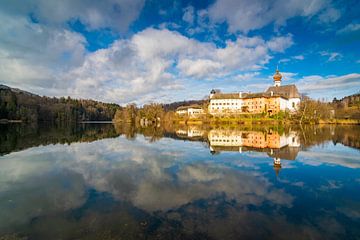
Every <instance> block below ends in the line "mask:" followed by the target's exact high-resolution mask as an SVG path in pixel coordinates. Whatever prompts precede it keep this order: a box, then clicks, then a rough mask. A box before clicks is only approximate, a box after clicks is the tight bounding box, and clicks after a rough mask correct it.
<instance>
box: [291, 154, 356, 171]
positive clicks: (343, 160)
mask: <svg viewBox="0 0 360 240" xmlns="http://www.w3.org/2000/svg"><path fill="white" fill-rule="evenodd" d="M355 151H356V150H355ZM298 160H299V161H300V162H304V163H305V164H307V165H312V166H319V165H321V164H332V165H338V166H343V167H348V168H360V156H359V155H358V153H357V154H344V153H341V152H340V153H335V152H319V151H317V149H315V151H307V152H300V153H299V158H298Z"/></svg>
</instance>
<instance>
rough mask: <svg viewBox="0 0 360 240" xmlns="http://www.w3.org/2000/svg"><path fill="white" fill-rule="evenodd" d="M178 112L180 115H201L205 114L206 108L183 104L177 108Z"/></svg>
mask: <svg viewBox="0 0 360 240" xmlns="http://www.w3.org/2000/svg"><path fill="white" fill-rule="evenodd" d="M176 114H178V115H179V116H189V117H199V116H200V115H202V114H204V110H203V109H202V107H201V106H197V105H193V106H181V107H178V108H177V109H176Z"/></svg>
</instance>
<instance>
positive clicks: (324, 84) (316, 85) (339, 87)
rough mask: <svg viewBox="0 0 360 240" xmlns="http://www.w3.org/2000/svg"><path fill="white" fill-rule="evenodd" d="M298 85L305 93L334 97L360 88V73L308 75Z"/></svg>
mask: <svg viewBox="0 0 360 240" xmlns="http://www.w3.org/2000/svg"><path fill="white" fill-rule="evenodd" d="M296 85H297V86H298V88H299V89H300V91H301V92H303V93H305V92H306V93H309V94H310V95H313V96H325V95H329V94H330V95H331V96H333V97H339V96H340V97H342V96H344V95H345V94H350V93H349V92H348V91H349V90H350V91H352V93H354V91H355V90H356V88H360V74H359V73H351V74H347V75H342V76H329V77H323V76H319V75H312V76H306V77H303V78H301V79H300V80H299V81H298V82H297V83H296Z"/></svg>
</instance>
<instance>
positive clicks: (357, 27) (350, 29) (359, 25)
mask: <svg viewBox="0 0 360 240" xmlns="http://www.w3.org/2000/svg"><path fill="white" fill-rule="evenodd" d="M359 30H360V23H350V24H348V25H346V26H345V27H343V28H342V29H340V30H338V31H337V32H336V33H337V34H343V33H349V32H355V31H359Z"/></svg>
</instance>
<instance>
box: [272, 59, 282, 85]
mask: <svg viewBox="0 0 360 240" xmlns="http://www.w3.org/2000/svg"><path fill="white" fill-rule="evenodd" d="M281 78H282V75H281V74H280V72H279V64H278V65H277V66H276V72H275V74H274V76H273V79H274V86H275V87H280V86H281Z"/></svg>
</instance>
